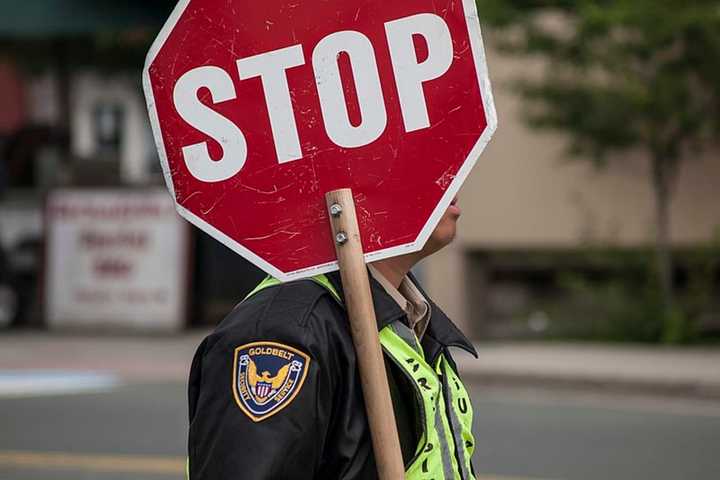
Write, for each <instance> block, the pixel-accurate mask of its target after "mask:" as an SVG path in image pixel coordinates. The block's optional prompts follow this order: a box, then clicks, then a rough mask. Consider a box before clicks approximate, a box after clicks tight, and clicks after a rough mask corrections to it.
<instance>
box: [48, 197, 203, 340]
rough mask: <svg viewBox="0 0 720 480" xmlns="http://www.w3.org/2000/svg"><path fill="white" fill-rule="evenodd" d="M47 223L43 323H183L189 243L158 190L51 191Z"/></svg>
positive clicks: (137, 326) (156, 327) (145, 326)
mask: <svg viewBox="0 0 720 480" xmlns="http://www.w3.org/2000/svg"><path fill="white" fill-rule="evenodd" d="M45 219H46V225H47V237H46V238H47V240H46V252H45V262H46V265H45V275H44V277H45V288H44V292H45V317H46V322H47V324H48V326H50V327H51V328H58V327H59V328H78V327H80V328H84V327H94V328H115V329H124V330H128V329H132V330H151V331H166V332H167V331H178V330H180V329H181V328H182V327H184V326H185V317H186V312H187V297H188V294H187V292H188V276H189V275H188V271H189V269H188V262H189V260H190V256H189V254H188V250H189V240H190V239H189V235H188V229H187V225H186V224H184V223H183V222H182V221H181V220H180V219H179V218H178V217H177V215H175V212H174V209H173V203H172V201H171V200H170V199H169V198H168V197H167V194H166V193H165V192H164V191H162V190H159V189H152V190H107V189H105V190H55V191H53V192H51V193H50V194H49V195H48V199H47V205H46V212H45Z"/></svg>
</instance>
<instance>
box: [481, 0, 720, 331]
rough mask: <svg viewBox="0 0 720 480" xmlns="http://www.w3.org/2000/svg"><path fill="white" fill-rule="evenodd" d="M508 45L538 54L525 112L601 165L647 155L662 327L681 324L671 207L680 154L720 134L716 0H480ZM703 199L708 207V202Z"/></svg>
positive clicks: (524, 89)
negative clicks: (538, 71)
mask: <svg viewBox="0 0 720 480" xmlns="http://www.w3.org/2000/svg"><path fill="white" fill-rule="evenodd" d="M478 5H479V11H480V15H481V18H482V19H483V21H485V22H488V23H490V24H491V25H492V26H493V27H495V28H494V31H493V39H494V40H495V41H496V42H497V44H498V46H499V47H500V48H501V49H502V50H503V51H504V52H507V53H512V54H516V55H521V56H528V57H538V58H541V59H543V60H545V61H546V62H547V63H546V64H547V68H546V69H545V73H544V74H543V75H542V76H541V77H540V78H539V79H527V78H526V79H519V80H518V86H519V90H520V91H521V93H522V94H523V95H524V97H525V98H526V99H527V100H528V104H529V105H530V106H531V108H529V109H528V121H529V123H530V124H531V125H533V126H535V127H538V128H551V129H557V130H562V131H564V132H566V133H567V134H568V137H569V141H570V143H569V146H570V150H571V152H572V153H573V154H576V155H578V156H581V157H582V158H590V159H592V160H593V161H595V162H596V163H598V164H599V165H602V164H603V163H604V162H606V161H608V160H609V159H613V158H620V157H618V156H615V157H613V156H611V154H612V153H615V152H618V151H628V150H633V151H641V152H644V153H645V154H646V157H647V159H648V161H649V162H650V167H651V168H650V172H651V175H650V178H649V180H650V182H651V185H652V188H653V191H654V194H655V205H656V227H657V228H656V253H655V268H656V270H657V275H658V278H659V282H660V287H661V292H662V294H661V298H662V307H663V308H662V311H663V317H664V319H665V322H666V329H667V332H666V333H667V336H669V337H671V336H672V333H671V332H670V330H673V329H677V327H676V326H674V325H675V324H676V323H677V318H678V313H677V308H676V305H675V299H674V292H673V280H672V273H673V262H672V256H671V251H670V239H669V224H670V211H669V206H670V202H671V200H672V193H673V184H674V180H675V179H676V177H677V174H678V169H679V168H680V165H681V163H682V162H683V161H684V160H690V159H692V157H693V156H694V155H696V154H697V152H698V151H700V150H701V149H703V148H705V147H707V146H710V145H711V144H713V143H714V144H715V145H716V144H717V139H718V136H719V134H720V2H718V1H717V0H707V1H702V0H690V1H687V0H685V1H683V0H604V1H603V0H596V1H590V0H581V1H576V2H571V1H560V0H558V1H547V2H533V1H522V0H479V1H478ZM701 208H713V206H711V205H707V206H701Z"/></svg>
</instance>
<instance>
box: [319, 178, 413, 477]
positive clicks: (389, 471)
mask: <svg viewBox="0 0 720 480" xmlns="http://www.w3.org/2000/svg"><path fill="white" fill-rule="evenodd" d="M325 200H326V201H327V206H328V211H329V212H330V224H331V225H332V231H333V240H334V242H335V251H336V252H337V258H338V263H339V265H340V276H341V278H342V284H343V293H344V294H345V305H346V308H347V311H348V316H349V317H350V328H351V331H352V337H353V343H354V344H355V353H356V355H357V359H358V366H359V369H360V381H361V382H362V390H363V396H364V397H365V409H366V411H367V417H368V423H369V424H370V434H371V436H372V443H373V450H374V451H375V462H376V464H377V470H378V477H379V478H380V480H402V479H404V478H405V467H404V465H403V459H402V451H401V450H400V441H399V439H398V432H397V425H396V423H395V413H394V412H393V405H392V399H391V398H390V388H389V386H388V379H387V373H386V372H385V363H384V361H383V356H382V349H381V348H380V338H379V336H378V328H377V320H376V319H375V308H374V307H373V303H372V294H371V292H370V281H369V279H368V273H367V267H366V265H365V258H364V256H363V249H362V242H361V241H360V228H359V227H358V223H357V216H356V214H355V202H354V201H353V196H352V191H351V190H350V189H342V190H334V191H332V192H329V193H327V194H326V195H325Z"/></svg>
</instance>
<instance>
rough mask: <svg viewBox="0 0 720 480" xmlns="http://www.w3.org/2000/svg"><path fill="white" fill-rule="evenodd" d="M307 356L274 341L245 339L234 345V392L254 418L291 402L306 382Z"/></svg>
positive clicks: (251, 417) (262, 418)
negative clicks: (245, 341)
mask: <svg viewBox="0 0 720 480" xmlns="http://www.w3.org/2000/svg"><path fill="white" fill-rule="evenodd" d="M309 367H310V357H309V356H308V355H306V354H305V353H303V352H301V351H300V350H297V349H295V348H292V347H289V346H287V345H283V344H281V343H275V342H254V343H248V344H246V345H243V346H241V347H237V348H236V349H235V357H234V359H233V395H234V396H235V402H236V403H237V404H238V406H239V407H240V410H242V411H243V412H244V413H245V414H246V415H247V416H248V417H250V419H251V420H252V421H253V422H261V421H263V420H265V419H266V418H269V417H271V416H273V415H275V414H276V413H278V412H279V411H280V410H282V409H283V408H285V407H287V406H288V405H290V403H291V402H292V401H293V400H294V399H295V397H296V396H297V394H298V393H299V392H300V389H301V388H302V386H303V383H305V377H306V376H307V372H308V369H309Z"/></svg>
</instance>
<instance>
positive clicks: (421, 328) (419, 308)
mask: <svg viewBox="0 0 720 480" xmlns="http://www.w3.org/2000/svg"><path fill="white" fill-rule="evenodd" d="M369 269H370V274H371V275H372V276H373V278H375V280H377V281H378V283H379V284H380V285H382V287H383V288H384V289H385V291H386V292H387V293H388V295H390V296H391V297H392V298H393V300H395V302H396V303H397V304H398V305H399V306H400V308H402V309H403V311H404V312H405V313H406V314H407V318H408V327H410V328H412V329H413V330H414V331H415V334H416V335H417V337H418V338H420V339H421V338H422V336H423V335H424V334H425V330H427V326H428V323H429V322H430V304H429V303H428V301H427V299H426V298H425V297H424V296H423V295H422V293H420V290H418V288H417V287H416V286H415V285H414V284H413V283H412V281H411V280H410V278H408V277H407V276H406V277H405V278H403V279H402V282H401V283H400V287H399V288H395V286H394V285H393V284H392V283H390V281H389V280H388V279H387V278H385V276H384V275H383V274H382V273H380V271H379V270H378V269H377V268H375V267H373V266H372V265H369Z"/></svg>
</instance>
